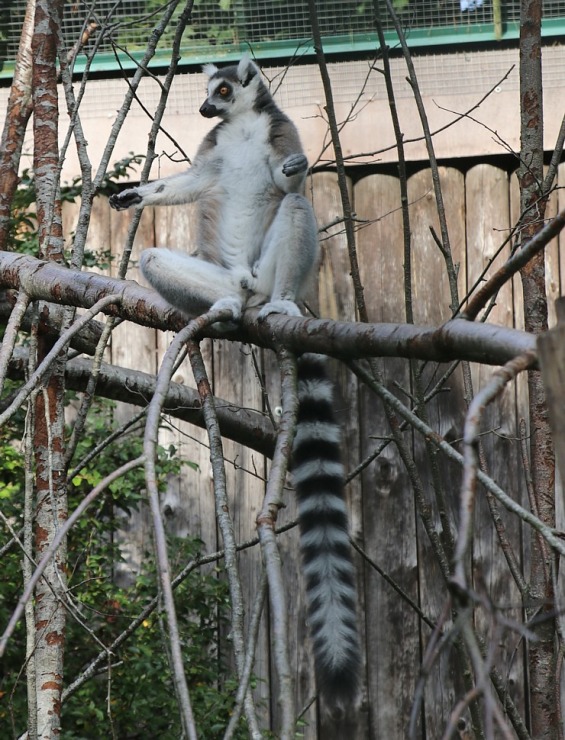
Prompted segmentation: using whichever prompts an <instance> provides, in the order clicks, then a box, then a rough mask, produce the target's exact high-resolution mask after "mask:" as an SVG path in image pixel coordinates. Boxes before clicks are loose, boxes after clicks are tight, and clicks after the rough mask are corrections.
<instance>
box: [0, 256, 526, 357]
mask: <svg viewBox="0 0 565 740" xmlns="http://www.w3.org/2000/svg"><path fill="white" fill-rule="evenodd" d="M2 286H3V287H9V288H20V287H21V288H23V289H24V290H25V291H26V292H27V293H28V295H29V296H30V297H31V298H41V299H43V300H47V301H50V302H54V303H62V304H66V305H72V306H80V307H84V308H90V307H91V306H92V305H93V304H94V303H95V302H96V301H98V300H100V298H101V297H102V296H105V295H109V294H119V295H120V296H121V305H120V306H119V307H118V306H116V307H115V308H114V307H110V308H109V309H108V313H109V314H113V315H119V316H121V317H122V318H124V319H127V320H128V321H133V322H134V323H136V324H142V325H146V326H152V327H154V328H157V329H169V330H171V329H172V330H177V331H178V330H180V329H181V328H182V327H183V326H185V325H186V321H187V320H186V318H185V317H183V316H182V315H181V314H180V313H179V312H178V311H175V310H174V309H173V308H171V307H170V306H169V305H168V304H167V303H166V302H165V300H164V299H163V298H161V297H160V296H158V295H157V293H155V292H154V291H153V290H149V289H148V288H143V287H141V286H140V285H138V284H137V283H135V282H133V281H131V280H125V281H123V280H116V279H115V278H110V277H105V276H102V275H95V274H93V273H88V272H74V271H71V270H68V269H67V268H65V267H62V266H60V265H57V264H53V263H45V262H41V261H40V260H37V259H35V258H34V257H30V256H28V255H19V254H12V253H9V252H0V287H2ZM256 316H257V313H256V312H255V311H247V312H246V314H245V316H244V319H243V323H242V327H241V328H240V329H238V330H237V331H234V332H233V333H230V335H229V338H230V339H234V340H237V341H244V342H252V343H254V344H256V345H259V346H262V347H269V348H273V347H275V346H278V347H280V346H284V347H286V348H287V349H289V350H291V351H293V352H296V353H298V354H300V353H302V352H304V351H310V352H321V353H326V354H329V355H333V356H335V357H346V358H349V359H351V358H354V357H407V358H416V359H421V360H430V361H435V362H448V361H450V360H469V361H471V362H480V363H484V364H487V365H504V364H505V363H506V362H508V361H509V360H511V359H512V358H513V357H516V355H519V354H522V353H523V352H528V351H535V348H536V345H535V338H534V336H533V335H531V334H528V333H526V332H522V331H518V330H516V329H509V328H506V327H501V326H494V325H492V324H483V323H481V324H475V323H473V322H468V321H463V320H461V319H454V320H452V321H448V322H447V323H446V324H444V325H443V326H440V327H439V328H433V327H421V326H420V327H418V326H412V325H405V324H360V323H346V322H337V321H331V320H325V319H303V318H295V317H290V316H270V317H268V318H267V319H266V320H265V321H264V322H263V323H262V324H258V323H257V321H256ZM210 336H219V335H218V334H214V332H213V331H210Z"/></svg>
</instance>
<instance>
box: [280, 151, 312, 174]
mask: <svg viewBox="0 0 565 740" xmlns="http://www.w3.org/2000/svg"><path fill="white" fill-rule="evenodd" d="M307 169H308V160H307V159H306V157H305V155H304V154H291V155H289V156H288V157H287V158H286V159H285V161H284V162H283V166H282V171H283V175H286V176H287V177H292V175H299V174H300V173H302V172H306V170H307Z"/></svg>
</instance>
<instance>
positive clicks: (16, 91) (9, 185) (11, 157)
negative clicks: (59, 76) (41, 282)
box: [0, 0, 35, 250]
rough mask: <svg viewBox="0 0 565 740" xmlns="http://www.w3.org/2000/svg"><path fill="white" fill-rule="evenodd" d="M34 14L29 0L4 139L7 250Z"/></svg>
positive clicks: (2, 230)
mask: <svg viewBox="0 0 565 740" xmlns="http://www.w3.org/2000/svg"><path fill="white" fill-rule="evenodd" d="M34 15H35V0H28V3H27V7H26V14H25V18H24V23H23V26H22V33H21V36H20V45H19V48H18V55H17V58H16V68H15V71H14V79H13V81H12V87H11V90H10V97H9V98H8V109H7V111H6V120H5V122H4V130H3V131H2V140H1V141H0V250H1V249H6V245H7V242H8V231H9V225H10V211H11V207H12V201H13V199H14V193H15V192H16V188H17V187H18V182H19V176H18V170H19V166H20V157H21V153H22V146H23V142H24V137H25V132H26V128H27V124H28V121H29V117H30V115H31V111H32V95H31V70H32V54H31V40H32V35H33V22H34Z"/></svg>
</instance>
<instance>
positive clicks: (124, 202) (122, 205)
mask: <svg viewBox="0 0 565 740" xmlns="http://www.w3.org/2000/svg"><path fill="white" fill-rule="evenodd" d="M141 201H142V198H141V195H140V194H139V193H138V192H137V189H136V188H129V189H128V190H122V192H121V193H114V195H111V196H110V198H109V201H108V202H109V203H110V206H111V207H112V208H115V210H116V211H125V209H126V208H131V207H132V206H137V205H139V204H140V203H141Z"/></svg>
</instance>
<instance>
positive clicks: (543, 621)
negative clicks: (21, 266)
mask: <svg viewBox="0 0 565 740" xmlns="http://www.w3.org/2000/svg"><path fill="white" fill-rule="evenodd" d="M541 17H542V1H541V0H522V5H521V19H520V125H521V166H520V170H519V173H518V177H519V183H520V212H521V219H522V223H521V229H520V240H521V242H522V243H524V242H525V241H526V240H528V239H530V238H531V237H533V236H534V235H535V234H536V233H537V232H538V231H539V230H540V229H541V228H542V226H543V219H544V215H545V206H546V200H547V193H545V192H544V191H543V85H542V60H541ZM521 278H522V287H523V293H524V306H527V307H528V310H527V311H525V312H524V314H525V328H526V330H527V331H529V332H532V333H535V334H540V333H541V332H544V331H547V294H546V289H545V255H544V253H543V252H542V253H540V254H538V255H536V256H535V257H534V258H533V259H532V260H530V261H529V262H528V264H527V265H526V266H525V267H524V268H523V269H522V271H521ZM528 391H529V418H530V456H531V470H532V481H533V487H534V496H535V500H536V505H537V509H538V511H537V514H538V516H539V518H540V519H541V520H542V521H543V522H544V524H547V525H548V526H550V527H554V526H555V454H554V450H553V443H552V440H551V433H550V428H549V422H548V415H547V404H546V400H545V392H544V388H543V383H542V379H541V375H540V373H539V372H537V371H534V372H530V373H529V377H528ZM552 569H553V557H552V555H551V552H550V549H549V548H548V547H547V545H546V543H544V542H543V540H542V539H541V538H540V537H538V536H536V535H535V534H533V533H532V541H531V569H530V584H529V597H530V602H531V603H530V604H529V606H530V616H531V617H533V616H535V617H536V619H535V626H534V628H533V629H534V632H535V635H536V638H537V640H536V641H531V642H530V643H529V653H528V655H529V673H530V707H531V733H532V736H533V737H536V738H540V740H541V739H542V738H544V739H545V738H547V739H549V738H551V739H553V738H557V737H558V702H557V696H558V692H557V690H556V641H555V617H554V616H553V615H554V602H555V593H554V588H553V578H552Z"/></svg>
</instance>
